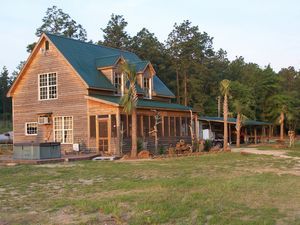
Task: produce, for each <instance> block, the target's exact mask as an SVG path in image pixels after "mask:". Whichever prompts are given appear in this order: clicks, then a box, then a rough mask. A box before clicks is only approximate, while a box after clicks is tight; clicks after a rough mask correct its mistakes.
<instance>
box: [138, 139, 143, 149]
mask: <svg viewBox="0 0 300 225" xmlns="http://www.w3.org/2000/svg"><path fill="white" fill-rule="evenodd" d="M143 143H144V141H143V139H141V138H138V139H137V150H138V151H141V150H143Z"/></svg>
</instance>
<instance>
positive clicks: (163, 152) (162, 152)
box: [159, 145, 165, 155]
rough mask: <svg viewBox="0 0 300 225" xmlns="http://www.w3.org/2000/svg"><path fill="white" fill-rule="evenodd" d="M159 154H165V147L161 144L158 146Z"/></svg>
mask: <svg viewBox="0 0 300 225" xmlns="http://www.w3.org/2000/svg"><path fill="white" fill-rule="evenodd" d="M159 154H160V155H163V154H165V147H164V146H163V145H161V146H160V148H159Z"/></svg>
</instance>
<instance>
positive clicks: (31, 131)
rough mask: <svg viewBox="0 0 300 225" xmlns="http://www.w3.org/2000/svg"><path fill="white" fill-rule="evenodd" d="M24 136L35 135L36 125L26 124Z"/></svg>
mask: <svg viewBox="0 0 300 225" xmlns="http://www.w3.org/2000/svg"><path fill="white" fill-rule="evenodd" d="M26 134H37V123H35V122H34V123H27V124H26Z"/></svg>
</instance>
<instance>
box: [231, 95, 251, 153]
mask: <svg viewBox="0 0 300 225" xmlns="http://www.w3.org/2000/svg"><path fill="white" fill-rule="evenodd" d="M233 106H234V108H235V110H236V113H237V116H236V127H235V128H236V147H237V148H239V147H240V143H241V129H242V126H243V123H244V121H245V120H246V119H247V117H246V116H245V115H244V114H243V112H244V111H245V108H246V107H248V105H244V104H242V103H241V102H240V101H239V100H234V102H233Z"/></svg>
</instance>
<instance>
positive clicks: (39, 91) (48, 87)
mask: <svg viewBox="0 0 300 225" xmlns="http://www.w3.org/2000/svg"><path fill="white" fill-rule="evenodd" d="M49 74H55V75H56V85H49ZM41 75H47V86H44V87H46V88H47V98H45V99H41V86H40V78H41ZM54 86H56V97H55V98H49V92H50V91H49V90H50V87H54ZM38 96H39V101H47V100H55V99H57V98H58V74H57V72H48V73H40V74H38Z"/></svg>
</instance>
